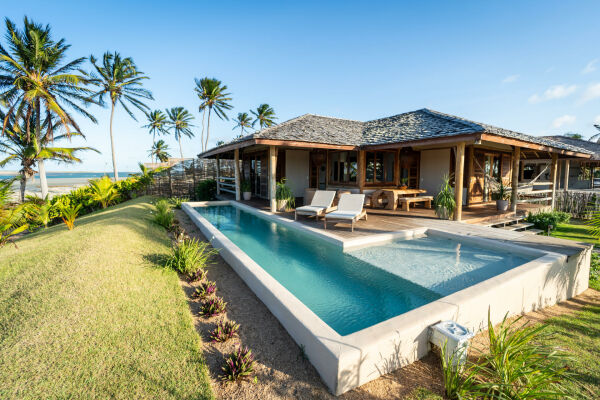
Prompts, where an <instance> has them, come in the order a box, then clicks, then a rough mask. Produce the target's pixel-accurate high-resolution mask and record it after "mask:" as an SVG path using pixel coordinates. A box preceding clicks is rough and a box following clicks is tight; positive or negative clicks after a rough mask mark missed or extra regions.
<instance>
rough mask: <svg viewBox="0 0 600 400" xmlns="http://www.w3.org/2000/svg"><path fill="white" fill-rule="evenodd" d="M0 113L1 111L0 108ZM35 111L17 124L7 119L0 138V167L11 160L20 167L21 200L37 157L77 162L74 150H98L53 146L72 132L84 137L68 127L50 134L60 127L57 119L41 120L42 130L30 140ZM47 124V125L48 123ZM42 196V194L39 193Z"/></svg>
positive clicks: (32, 174)
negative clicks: (65, 129)
mask: <svg viewBox="0 0 600 400" xmlns="http://www.w3.org/2000/svg"><path fill="white" fill-rule="evenodd" d="M0 117H1V118H3V117H4V114H3V113H2V112H0ZM35 120H36V116H35V114H32V115H31V117H30V119H29V121H23V122H22V123H21V125H13V124H12V123H11V121H10V120H9V121H7V127H6V130H5V137H4V138H3V139H0V153H5V155H6V157H5V158H3V159H0V168H2V167H4V166H6V165H7V164H10V163H12V162H19V163H20V164H21V169H20V170H19V174H20V175H21V178H20V184H21V187H20V200H21V202H23V201H25V189H26V185H27V181H28V180H29V179H31V178H32V177H33V176H34V174H35V173H36V171H35V169H34V168H35V166H36V164H37V165H38V166H39V162H40V160H41V161H42V162H43V161H45V160H52V161H58V162H65V163H80V162H81V159H79V158H78V157H77V156H76V153H78V152H81V151H86V150H92V151H96V152H98V150H96V149H93V148H91V147H55V146H53V144H54V143H55V142H57V141H60V140H63V139H67V138H70V137H73V136H80V137H85V136H83V134H81V133H79V132H73V131H71V132H70V134H69V135H67V134H61V135H58V136H52V135H53V132H54V131H56V130H58V129H60V128H61V127H60V124H61V122H60V121H53V120H52V118H51V119H50V120H44V123H43V124H42V126H41V128H42V130H43V132H44V134H43V136H42V137H41V138H40V139H39V140H31V138H33V136H34V133H33V132H29V131H28V129H30V130H33V126H34V121H35ZM50 124H51V125H50ZM42 198H46V196H44V197H42Z"/></svg>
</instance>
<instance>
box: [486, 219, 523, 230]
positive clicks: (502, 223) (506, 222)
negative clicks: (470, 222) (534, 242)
mask: <svg viewBox="0 0 600 400" xmlns="http://www.w3.org/2000/svg"><path fill="white" fill-rule="evenodd" d="M524 219H525V217H511V218H506V219H504V220H501V221H495V222H493V223H491V224H487V225H485V226H491V227H493V228H502V227H504V226H506V225H510V224H518V223H519V222H521V221H523V220H524Z"/></svg>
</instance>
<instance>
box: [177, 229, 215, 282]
mask: <svg viewBox="0 0 600 400" xmlns="http://www.w3.org/2000/svg"><path fill="white" fill-rule="evenodd" d="M209 246H210V244H209V243H208V242H200V241H198V240H197V239H193V238H183V239H182V240H180V241H178V242H177V243H176V244H175V245H174V246H173V248H172V249H171V255H170V256H169V258H168V259H167V263H166V266H167V267H169V268H172V269H174V270H176V271H178V272H180V273H182V274H184V275H186V276H187V277H193V276H195V275H196V274H197V273H198V271H199V270H203V269H205V268H206V267H207V266H208V264H209V263H210V258H211V257H212V256H213V255H215V254H217V250H215V249H213V248H210V247H209Z"/></svg>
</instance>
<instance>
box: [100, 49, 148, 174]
mask: <svg viewBox="0 0 600 400" xmlns="http://www.w3.org/2000/svg"><path fill="white" fill-rule="evenodd" d="M97 61H98V60H96V58H95V57H94V56H90V62H91V63H92V66H93V67H94V72H92V73H91V74H90V77H91V79H90V82H91V83H92V84H93V85H95V86H97V87H98V90H97V91H96V92H95V93H93V94H92V95H91V96H90V98H91V99H94V100H97V101H98V103H99V104H100V105H102V106H104V105H105V104H106V103H105V101H104V99H105V97H109V99H110V148H111V153H112V163H113V171H114V180H115V181H117V180H119V171H118V169H117V157H116V154H115V140H114V136H113V117H114V114H115V107H116V106H117V105H118V104H120V105H121V106H122V107H123V109H124V110H125V111H126V112H127V114H129V116H130V117H131V118H133V119H134V120H135V121H137V118H136V117H135V115H134V114H133V112H131V110H130V109H129V107H131V106H133V107H135V108H137V109H138V110H140V111H142V112H144V113H146V111H147V110H149V109H150V107H148V106H147V105H146V104H145V103H144V102H143V100H145V99H147V100H153V97H152V92H150V91H149V90H147V89H144V88H143V84H142V83H143V81H144V80H145V79H148V77H147V76H145V75H144V73H143V72H141V71H139V70H138V69H137V67H136V65H135V63H134V62H133V59H132V58H131V57H125V58H122V57H121V55H120V54H119V53H117V52H114V53H110V52H106V53H104V56H103V57H102V64H101V65H98V64H97ZM128 104H129V107H128Z"/></svg>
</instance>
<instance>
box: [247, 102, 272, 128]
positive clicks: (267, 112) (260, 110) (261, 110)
mask: <svg viewBox="0 0 600 400" xmlns="http://www.w3.org/2000/svg"><path fill="white" fill-rule="evenodd" d="M250 112H251V113H252V114H254V117H255V118H254V121H253V122H252V126H254V124H256V123H257V122H258V125H259V126H260V128H261V129H263V128H268V127H269V126H271V125H275V120H276V119H277V118H276V117H275V110H273V107H271V106H270V105H268V104H261V105H259V106H258V107H257V108H256V111H254V110H252V111H250Z"/></svg>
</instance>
